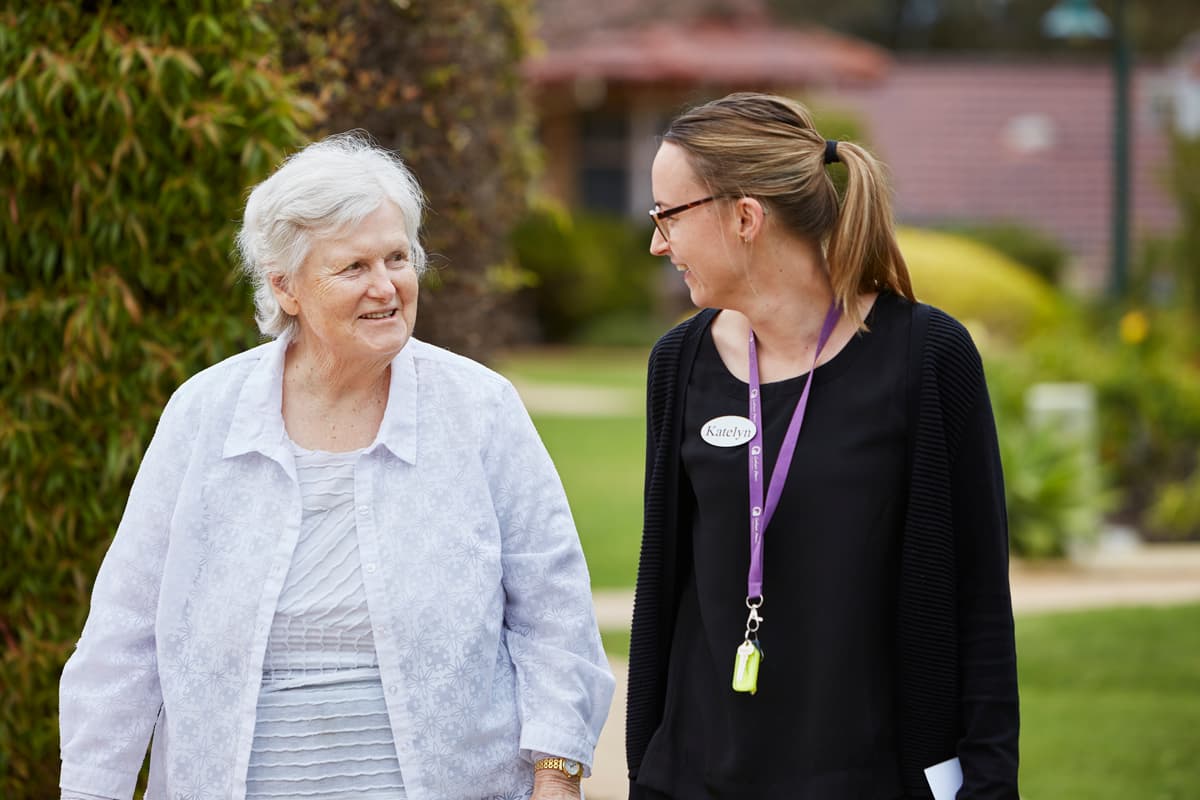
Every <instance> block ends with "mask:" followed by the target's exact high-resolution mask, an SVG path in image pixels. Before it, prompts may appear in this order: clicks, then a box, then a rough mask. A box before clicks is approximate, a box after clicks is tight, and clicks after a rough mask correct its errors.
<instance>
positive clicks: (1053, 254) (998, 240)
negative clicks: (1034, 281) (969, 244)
mask: <svg viewBox="0 0 1200 800" xmlns="http://www.w3.org/2000/svg"><path fill="white" fill-rule="evenodd" d="M946 231H947V232H949V233H954V234H958V235H959V236H966V237H967V238H968V239H973V240H974V241H976V242H979V243H980V244H985V245H987V246H988V247H990V248H992V249H993V250H996V251H998V252H1001V253H1003V254H1004V255H1006V256H1008V257H1009V258H1011V259H1012V260H1013V261H1015V262H1017V263H1018V264H1020V265H1021V266H1023V267H1025V268H1026V269H1029V270H1030V271H1032V272H1033V273H1034V274H1035V275H1037V276H1039V277H1040V278H1042V280H1044V281H1046V282H1047V283H1050V284H1052V285H1055V286H1057V285H1059V283H1060V282H1061V280H1062V273H1063V269H1064V268H1065V267H1066V265H1067V258H1068V253H1067V250H1066V248H1064V247H1063V246H1062V245H1061V244H1059V243H1058V242H1056V241H1055V240H1054V239H1052V238H1051V237H1049V236H1047V235H1046V234H1044V233H1041V232H1040V231H1036V230H1034V229H1033V228H1029V227H1027V226H1025V225H1021V224H1020V223H1015V222H1008V223H1004V222H1001V223H994V224H983V223H970V224H962V225H949V226H947V227H946Z"/></svg>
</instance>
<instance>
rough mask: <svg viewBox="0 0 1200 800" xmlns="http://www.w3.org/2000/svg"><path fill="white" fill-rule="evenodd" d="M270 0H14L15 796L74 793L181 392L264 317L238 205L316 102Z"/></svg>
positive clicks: (7, 756) (3, 83)
mask: <svg viewBox="0 0 1200 800" xmlns="http://www.w3.org/2000/svg"><path fill="white" fill-rule="evenodd" d="M18 9H19V10H18ZM257 10H258V5H257V4H255V3H250V2H242V1H239V0H224V1H221V0H205V2H200V3H193V4H178V3H162V4H159V3H119V2H93V3H77V2H74V0H41V1H40V2H37V3H17V4H8V5H7V8H6V10H4V11H0V76H2V77H0V176H3V177H2V178H0V181H2V182H0V211H2V213H0V337H2V338H0V509H2V510H0V529H2V530H3V531H4V536H5V540H4V556H3V558H0V642H2V643H3V645H2V647H0V687H2V689H0V797H5V798H45V797H54V796H57V788H56V786H57V775H58V730H57V707H58V695H57V684H58V676H59V672H60V669H61V666H62V663H63V661H64V660H65V659H66V657H67V656H68V654H69V653H70V651H71V648H72V646H73V643H74V641H75V638H76V637H77V636H78V634H79V631H80V629H81V627H82V623H83V619H84V616H85V614H86V611H87V603H88V597H89V590H90V587H91V583H92V580H93V578H94V576H95V572H96V568H97V565H98V563H99V560H100V558H101V557H102V555H103V553H104V552H105V550H106V548H107V546H108V542H109V540H110V538H111V536H112V533H113V531H114V530H115V529H116V524H117V521H118V520H119V518H120V515H121V512H122V509H123V507H124V504H125V497H126V494H127V492H128V488H129V485H130V483H131V481H132V478H133V475H134V472H135V470H136V468H137V465H138V463H139V461H140V459H141V454H142V451H143V449H144V447H145V445H146V444H147V442H148V441H149V437H150V435H151V433H152V431H153V428H154V424H155V421H156V420H157V418H158V415H159V413H160V411H161V409H162V406H163V404H164V403H165V402H166V399H167V397H168V396H169V394H170V393H171V391H172V390H173V389H174V388H175V387H176V386H177V385H178V384H179V383H180V382H181V381H182V380H183V379H184V378H186V377H187V376H188V375H190V374H192V373H193V372H195V371H197V370H198V369H200V368H202V367H204V366H207V365H209V364H211V363H213V362H215V361H217V360H219V359H221V358H223V357H225V356H227V355H229V354H231V353H233V352H235V351H238V350H241V349H244V348H245V347H247V346H249V345H253V344H255V343H256V341H257V339H258V336H257V331H256V329H255V327H254V324H253V316H252V304H251V302H250V299H249V292H248V290H247V288H246V287H245V286H243V285H239V284H238V283H237V282H236V279H235V271H234V265H233V262H232V260H231V258H230V252H231V249H232V238H231V235H232V232H233V229H234V221H235V220H237V219H238V218H239V217H240V214H241V206H242V202H243V198H244V192H245V190H246V187H247V186H249V185H250V184H253V183H255V182H257V181H258V180H261V179H262V178H263V177H265V175H266V173H267V172H268V171H269V170H270V169H271V168H272V167H273V166H274V165H275V164H276V163H278V161H279V160H280V159H281V158H282V157H283V156H284V154H285V152H286V151H288V150H289V149H291V148H293V147H294V146H296V145H298V144H300V143H301V142H302V141H303V139H304V136H303V135H302V132H301V131H302V129H303V128H304V127H305V126H307V125H309V124H310V123H311V120H312V112H313V110H314V109H313V108H312V106H310V104H309V103H308V102H306V101H304V100H303V99H301V96H299V95H298V94H297V93H296V92H295V91H294V90H293V89H292V88H291V86H290V85H289V82H288V80H287V79H286V78H285V77H284V75H283V74H282V72H281V70H280V69H279V66H278V63H277V61H276V59H275V57H274V56H273V53H274V52H275V49H276V42H275V38H274V35H273V34H272V33H271V32H270V30H269V29H268V28H267V26H266V25H265V24H264V23H263V22H262V20H261V19H260V17H259V16H258V13H257Z"/></svg>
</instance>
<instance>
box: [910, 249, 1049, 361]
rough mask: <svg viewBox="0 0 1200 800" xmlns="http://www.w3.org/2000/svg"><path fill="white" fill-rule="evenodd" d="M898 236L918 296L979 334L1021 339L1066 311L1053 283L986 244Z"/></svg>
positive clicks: (1042, 329)
mask: <svg viewBox="0 0 1200 800" xmlns="http://www.w3.org/2000/svg"><path fill="white" fill-rule="evenodd" d="M899 239H900V249H901V251H902V252H903V253H904V258H905V259H906V260H907V262H908V268H909V271H910V272H911V273H912V280H913V287H914V289H915V291H916V293H917V297H918V298H920V299H921V300H922V301H924V302H927V303H930V304H932V305H935V306H937V307H939V308H941V309H944V310H945V311H946V312H948V313H950V314H952V315H954V316H955V317H957V318H958V319H960V320H962V322H963V323H964V324H967V325H968V326H969V327H971V329H972V332H978V333H979V334H980V335H981V336H988V335H996V336H1000V337H1002V338H1006V339H1012V340H1021V339H1024V338H1027V337H1029V336H1032V335H1034V334H1036V333H1038V332H1041V331H1046V330H1049V329H1051V328H1052V327H1053V326H1054V325H1056V324H1057V323H1058V322H1059V320H1060V319H1061V318H1062V317H1063V316H1064V315H1065V314H1067V313H1068V312H1069V310H1068V309H1067V308H1066V307H1065V305H1064V303H1063V302H1062V301H1061V299H1060V298H1059V297H1058V294H1057V293H1056V292H1055V290H1054V288H1053V287H1051V286H1050V285H1049V284H1047V283H1046V282H1045V281H1044V280H1042V279H1041V278H1039V277H1038V276H1036V275H1034V274H1033V273H1031V272H1030V271H1029V270H1027V269H1025V268H1023V267H1022V266H1021V265H1020V264H1018V263H1016V262H1015V261H1013V260H1011V259H1009V258H1007V257H1005V256H1004V255H1002V254H1001V253H999V252H997V251H996V250H993V249H992V248H990V247H987V246H985V245H982V244H979V243H978V242H974V241H971V240H970V239H967V238H964V237H961V236H955V235H952V234H948V233H939V232H936V231H929V230H919V229H916V228H901V229H900V231H899Z"/></svg>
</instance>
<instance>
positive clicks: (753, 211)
mask: <svg viewBox="0 0 1200 800" xmlns="http://www.w3.org/2000/svg"><path fill="white" fill-rule="evenodd" d="M734 208H735V214H736V216H737V227H738V232H737V234H738V238H739V239H741V240H742V241H743V242H745V243H747V244H749V243H750V242H752V241H754V239H755V238H756V237H758V236H759V235H761V234H762V229H763V225H764V224H765V222H766V215H767V208H766V206H764V205H763V204H762V201H760V200H759V199H758V198H756V197H739V198H738V200H737V205H736V206H734Z"/></svg>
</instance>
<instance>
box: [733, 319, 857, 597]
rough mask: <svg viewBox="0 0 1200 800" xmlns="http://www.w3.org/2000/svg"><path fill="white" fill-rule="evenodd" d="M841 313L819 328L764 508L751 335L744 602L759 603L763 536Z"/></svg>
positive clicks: (755, 364) (754, 351)
mask: <svg viewBox="0 0 1200 800" xmlns="http://www.w3.org/2000/svg"><path fill="white" fill-rule="evenodd" d="M840 316H841V312H840V311H839V310H838V306H837V300H836V299H835V300H834V301H833V302H832V303H831V304H830V305H829V311H828V313H826V314H825V324H824V325H822V326H821V337H820V339H818V340H817V352H815V353H813V365H812V369H810V370H809V371H808V380H806V381H805V382H804V391H803V392H801V394H800V400H799V401H798V402H797V403H796V410H795V411H793V412H792V421H791V423H789V424H788V429H787V435H786V436H784V437H783V445H782V446H781V447H780V448H779V458H778V459H777V460H776V461H775V470H774V472H772V473H771V485H770V486H769V487H768V488H767V502H766V505H765V506H764V505H763V476H762V472H763V460H764V459H763V457H762V454H763V431H762V429H763V426H762V422H761V421H760V418H761V417H762V413H761V409H760V407H759V404H760V398H759V395H760V394H761V392H760V386H759V382H758V349H757V347H756V346H755V343H754V331H753V330H751V331H750V421H751V422H753V423H754V438H753V439H751V440H750V574H749V577H748V578H747V580H746V602H747V604H749V603H750V601H751V599H752V598H756V597H757V598H759V602H760V603H761V600H762V584H763V533H764V532H765V531H766V530H767V525H769V524H770V523H771V517H773V516H774V515H775V507H776V506H777V505H779V498H780V496H781V495H782V494H783V484H784V483H785V482H786V481H787V474H788V470H789V469H790V468H791V466H792V454H793V453H794V452H795V450H796V440H797V439H798V438H799V437H800V426H801V425H803V424H804V409H805V408H806V407H807V406H808V392H809V390H810V389H812V382H813V372H815V371H816V369H817V359H818V358H819V357H820V356H821V351H822V350H823V349H825V344H826V342H828V341H829V336H830V335H831V334H832V333H833V327H834V325H836V324H837V321H838V317H840Z"/></svg>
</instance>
